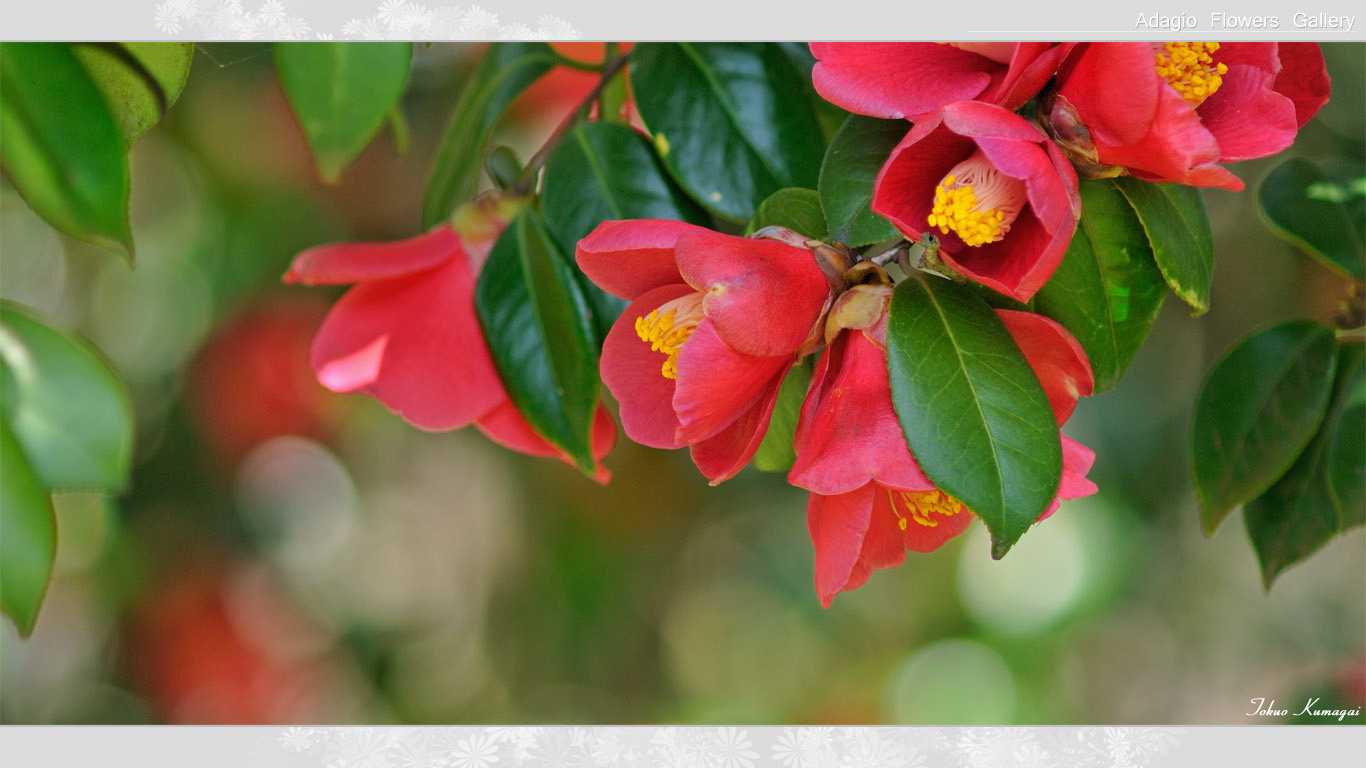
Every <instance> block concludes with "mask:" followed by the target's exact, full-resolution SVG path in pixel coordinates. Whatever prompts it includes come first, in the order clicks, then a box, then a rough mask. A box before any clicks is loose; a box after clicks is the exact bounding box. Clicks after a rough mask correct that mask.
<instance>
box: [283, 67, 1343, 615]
mask: <svg viewBox="0 0 1366 768" xmlns="http://www.w3.org/2000/svg"><path fill="white" fill-rule="evenodd" d="M811 51H812V53H813V54H814V55H815V57H816V59H817V63H816V65H815V68H814V70H813V79H814V84H815V87H816V90H817V91H818V92H819V93H820V94H821V96H823V97H824V98H826V99H827V100H829V101H831V102H833V103H834V104H836V105H838V106H840V107H843V108H844V109H847V110H850V111H852V112H855V113H858V114H863V115H869V116H873V117H880V118H891V119H905V120H908V121H910V124H909V125H908V127H907V133H906V136H905V138H904V139H903V140H901V141H900V142H899V143H898V144H897V145H896V146H895V148H894V149H892V151H891V152H890V154H889V156H888V157H887V159H886V162H885V164H884V165H883V167H882V170H881V173H880V174H879V175H878V177H877V180H876V183H875V186H874V189H873V192H872V201H871V208H872V210H873V211H874V212H876V213H878V214H880V215H881V216H883V217H885V218H886V219H887V220H888V221H890V222H891V223H892V224H893V225H894V226H895V227H896V229H897V230H899V231H900V232H901V233H902V234H903V235H904V236H905V237H906V238H907V239H908V240H910V241H912V242H924V241H925V240H926V238H927V236H931V235H932V236H933V237H934V238H936V239H937V241H938V244H939V258H940V259H941V260H942V268H943V269H944V270H945V271H947V272H949V273H951V276H954V277H957V278H959V279H966V280H970V281H973V282H976V283H979V284H981V285H983V286H986V287H988V288H990V289H992V290H994V291H996V292H998V293H1000V294H1003V295H1005V296H1008V297H1010V298H1012V299H1015V300H1017V301H1020V302H1028V301H1029V300H1030V299H1031V298H1032V297H1033V296H1034V295H1035V293H1037V292H1038V291H1039V290H1040V289H1041V288H1042V287H1043V286H1044V284H1045V283H1046V282H1047V281H1048V280H1049V278H1050V276H1051V275H1052V274H1053V272H1054V271H1055V270H1056V268H1057V266H1058V264H1059V263H1060V262H1061V260H1062V258H1063V255H1064V254H1065V253H1066V251H1067V248H1068V245H1069V243H1070V241H1071V238H1072V236H1073V234H1074V232H1075V230H1076V228H1077V226H1078V221H1079V219H1080V217H1081V214H1082V207H1081V206H1082V204H1081V198H1080V195H1079V193H1078V176H1079V174H1080V176H1082V177H1087V178H1104V177H1113V176H1117V175H1122V174H1128V175H1132V176H1135V177H1137V178H1140V179H1143V180H1146V181H1151V182H1161V183H1180V184H1188V185H1193V186H1202V187H1203V186H1217V187H1224V188H1228V189H1241V188H1242V186H1243V185H1242V182H1241V181H1240V180H1239V179H1238V178H1237V177H1235V176H1234V175H1233V174H1232V173H1230V172H1229V171H1228V170H1227V169H1226V168H1224V166H1223V165H1222V163H1227V162H1232V161H1237V160H1245V159H1249V158H1256V157H1264V156H1267V155H1271V154H1274V153H1276V152H1279V151H1281V150H1283V149H1285V148H1286V147H1287V146H1289V145H1290V143H1291V142H1292V141H1293V140H1294V137H1295V134H1296V132H1297V130H1298V129H1299V128H1300V127H1301V126H1303V125H1304V124H1305V123H1306V122H1307V121H1308V120H1309V118H1310V117H1312V116H1313V115H1314V113H1315V112H1316V111H1317V110H1318V109H1319V107H1321V106H1322V105H1323V104H1324V103H1325V102H1326V101H1327V97H1328V77H1327V74H1326V71H1325V68H1324V62H1323V58H1322V54H1321V53H1320V52H1319V49H1318V47H1317V45H1314V44H1286V43H1280V44H1277V43H1227V44H1222V45H1221V44H1218V43H1185V42H1181V43H1165V44H1152V43H1127V42H1126V43H1089V44H1072V43H1062V44H1052V43H953V44H940V43H818V44H812V45H811ZM521 204H522V203H521V202H520V201H518V200H516V199H512V198H497V197H486V198H481V199H480V200H479V201H476V203H474V204H471V205H470V206H467V207H466V208H465V209H462V210H461V211H459V212H457V214H456V216H455V218H454V219H453V224H451V225H443V226H441V227H438V228H436V229H433V230H432V231H430V232H428V233H427V234H425V235H422V236H420V237H417V238H414V239H412V240H409V241H405V242H400V243H392V244H385V245H359V244H343V245H332V246H324V247H321V248H317V249H314V250H311V251H309V252H306V253H304V254H302V255H300V256H299V257H298V259H297V260H296V261H295V263H294V266H293V267H292V268H291V270H290V272H289V274H288V275H287V276H286V279H287V280H289V281H293V282H303V283H309V284H316V283H329V284H338V283H342V284H355V285H356V287H355V288H353V289H352V290H351V291H350V292H349V293H347V294H346V295H345V296H344V297H343V298H342V299H341V300H340V301H339V302H338V303H337V305H336V306H335V307H334V308H333V310H332V312H331V314H330V315H329V316H328V318H327V320H326V321H325V322H324V324H323V327H322V329H321V330H320V332H319V334H318V336H317V338H316V339H315V341H314V344H313V349H312V365H313V367H314V370H315V372H316V374H317V376H318V378H319V380H320V381H322V383H323V384H324V385H326V386H327V387H329V388H331V389H333V390H337V391H346V392H351V391H361V392H366V393H368V394H370V395H372V396H374V397H375V398H377V399H379V400H380V401H382V402H383V403H385V404H386V405H387V406H388V407H389V408H391V409H393V410H394V411H396V412H398V413H401V414H402V415H403V416H404V418H406V419H408V420H409V421H410V422H412V423H413V424H415V425H417V426H419V427H422V428H425V429H450V428H456V427H460V426H464V425H467V424H470V423H473V424H475V425H476V426H477V427H478V428H479V429H481V430H482V431H484V432H485V433H486V434H487V435H489V436H490V437H491V438H492V439H494V440H495V441H497V442H499V443H501V444H503V445H506V446H508V447H511V448H513V449H515V450H519V451H523V452H526V453H529V454H533V455H539V456H556V457H559V458H561V459H564V460H566V461H568V457H566V456H564V455H563V453H562V452H560V451H559V450H558V449H556V448H555V447H553V446H552V445H551V444H550V443H548V442H547V441H546V440H545V439H544V438H543V437H542V436H541V435H538V434H537V433H536V432H535V430H534V429H533V428H532V427H531V426H530V425H529V424H528V423H527V421H526V420H525V419H524V418H523V417H522V416H521V414H519V413H518V411H517V409H516V407H515V406H514V405H513V403H512V401H511V400H510V399H509V397H508V395H507V393H506V391H505V390H504V388H503V386H502V384H501V383H500V381H499V378H498V375H497V372H496V370H495V369H494V367H493V364H492V362H491V360H490V358H489V354H488V352H487V348H486V344H485V342H484V337H483V332H482V331H481V329H480V327H479V323H478V319H477V317H476V315H475V312H474V298H473V295H474V285H475V279H476V275H477V274H478V271H479V269H480V266H481V264H482V262H483V260H484V259H485V257H486V256H487V255H488V253H489V249H490V248H491V246H492V243H493V242H494V240H495V239H496V238H497V235H498V233H499V232H501V230H502V228H503V227H504V225H505V224H506V222H507V221H508V220H509V219H510V218H511V217H512V216H513V215H514V213H515V210H516V208H517V206H519V205H521ZM575 257H576V261H577V264H578V266H579V268H580V269H581V270H582V272H583V273H584V274H585V275H587V277H588V278H589V279H590V280H592V281H593V282H594V283H595V284H596V285H597V286H599V287H600V288H602V289H603V290H605V291H606V292H608V293H610V294H613V295H615V296H617V297H620V298H621V299H624V300H626V301H627V302H629V304H628V306H627V307H626V309H625V311H624V312H623V313H622V314H621V315H620V317H619V318H618V319H617V320H616V322H615V324H614V325H613V326H612V328H611V330H610V332H609V333H608V334H607V336H606V339H605V341H604V343H603V348H602V355H601V376H602V381H603V382H604V383H605V384H606V386H607V388H608V389H609V390H610V391H611V393H612V395H613V396H614V397H615V398H616V400H617V401H618V402H619V403H620V420H621V426H622V429H623V430H624V431H625V432H626V435H627V436H628V437H630V438H631V439H632V440H635V441H636V442H638V443H641V444H643V445H647V446H653V447H657V448H682V447H686V448H688V449H689V451H690V452H691V455H692V458H693V461H694V462H695V463H696V465H697V467H698V469H699V470H700V471H701V472H702V474H703V475H705V476H706V477H707V478H708V479H709V480H710V481H711V482H712V483H713V484H716V483H720V482H723V481H725V480H727V479H729V478H731V477H733V476H734V475H735V474H736V473H737V472H739V471H740V470H741V469H743V468H744V467H745V466H746V465H747V464H748V463H749V462H750V461H751V459H752V458H753V457H754V456H755V453H756V452H757V451H758V450H759V447H760V445H761V443H762V442H763V440H764V437H765V434H766V432H767V429H768V426H769V421H770V417H771V415H772V413H773V410H774V407H775V405H776V403H777V402H778V398H779V393H780V390H781V388H782V384H783V381H784V378H785V377H786V376H787V375H788V372H789V371H790V370H791V369H792V368H793V366H794V365H797V364H798V363H800V362H801V361H802V360H803V359H804V358H807V357H811V356H817V358H816V362H815V366H814V374H813V376H812V378H811V382H810V385H809V387H808V390H807V392H806V394H805V399H804V402H803V403H802V406H801V411H800V417H799V421H798V425H797V428H796V432H795V438H794V450H795V455H796V460H795V463H794V465H793V466H792V468H791V470H790V472H789V474H788V480H789V482H791V483H792V484H793V485H796V486H798V487H801V488H804V489H806V490H808V491H809V492H810V500H809V502H808V507H807V522H808V527H809V530H810V533H811V538H812V542H813V544H814V546H815V550H816V568H815V581H816V589H817V593H818V595H819V597H820V599H821V602H822V604H824V605H829V604H830V601H831V599H832V598H833V597H834V596H835V595H836V594H838V593H840V592H843V591H846V590H850V589H853V588H855V587H858V586H859V585H861V584H863V583H864V582H865V581H866V580H867V579H868V578H869V576H870V574H871V573H872V571H874V570H876V569H880V568H888V567H892V566H895V565H897V564H899V563H901V562H902V561H903V560H904V559H905V557H906V552H907V551H908V550H909V551H913V552H929V551H932V550H935V549H937V548H939V547H940V546H942V545H943V544H944V543H945V542H946V541H948V540H949V539H951V538H953V537H955V536H957V535H959V534H961V533H963V532H964V531H965V530H966V529H967V528H968V526H969V525H970V524H971V522H972V520H973V519H974V515H973V512H972V510H971V509H968V508H966V507H965V506H964V505H963V504H962V503H961V502H959V501H958V500H957V499H955V498H954V497H953V496H951V495H949V494H948V493H946V492H945V491H943V490H941V489H940V488H939V487H937V486H936V484H935V482H934V481H933V480H932V479H931V478H929V477H927V476H926V474H925V473H924V471H922V469H921V467H920V465H919V464H918V463H917V461H916V457H915V456H914V455H913V454H912V452H911V450H910V448H908V445H907V441H906V438H905V435H904V433H903V430H902V426H901V421H900V420H899V419H898V415H897V413H896V411H895V410H894V408H893V402H892V394H891V386H890V382H889V374H888V351H887V348H888V338H887V333H888V331H887V327H888V317H889V307H890V304H891V296H892V279H891V278H890V277H889V276H888V274H887V272H886V271H885V270H884V269H883V268H882V267H881V266H880V265H879V264H876V263H873V262H872V261H868V260H863V259H861V258H860V257H858V256H855V255H854V254H852V253H851V252H850V251H849V250H848V249H847V248H844V247H843V246H842V245H840V244H837V243H836V244H830V243H824V242H820V241H817V240H814V239H810V238H808V237H806V236H805V235H804V234H803V233H797V232H792V231H790V230H786V229H782V228H773V227H770V228H766V229H764V230H761V231H759V232H757V233H755V235H753V236H750V237H739V236H734V235H728V234H722V233H719V232H714V231H711V230H708V229H705V228H702V227H699V226H695V225H691V224H685V223H681V222H677V221H665V220H631V221H607V222H604V223H602V224H601V225H599V226H598V227H597V228H596V229H595V230H594V231H593V232H592V233H591V234H590V235H588V236H587V237H585V238H583V239H582V240H581V241H579V243H578V247H577V252H576V254H575ZM996 314H997V317H998V318H999V321H1000V323H1001V325H1002V326H1003V327H1004V328H1005V330H1006V331H1007V332H1008V333H1009V335H1010V337H1011V338H1012V339H1013V340H1014V341H1015V343H1016V345H1017V346H1018V347H1019V349H1020V352H1021V353H1022V355H1023V357H1024V359H1025V360H1026V361H1027V362H1028V364H1029V366H1030V368H1031V369H1032V370H1033V373H1034V375H1035V376H1036V377H1037V379H1038V383H1039V385H1040V386H1041V388H1042V390H1043V392H1044V393H1045V394H1046V395H1047V397H1048V401H1049V403H1050V405H1051V406H1052V411H1053V415H1054V417H1055V420H1056V422H1057V426H1058V427H1059V428H1061V427H1062V425H1063V424H1064V422H1066V420H1067V419H1068V417H1069V416H1070V415H1071V414H1072V411H1073V409H1074V407H1075V405H1076V403H1077V400H1078V399H1079V398H1081V397H1085V396H1088V395H1090V394H1091V392H1092V390H1093V378H1092V372H1091V367H1090V364H1089V362H1088V360H1087V357H1086V354H1085V352H1084V351H1083V350H1082V348H1081V346H1080V345H1079V344H1078V342H1077V341H1076V340H1075V339H1074V338H1073V337H1072V336H1071V334H1069V333H1068V331H1067V330H1066V329H1064V328H1063V327H1062V326H1061V325H1059V324H1058V323H1057V322H1055V321H1053V320H1051V319H1049V318H1047V317H1044V316H1042V315H1038V314H1034V313H1032V312H1028V311H1010V310H997V313H996ZM457 360H458V361H460V362H459V364H455V363H453V362H452V361H457ZM614 439H615V426H614V424H613V423H612V421H611V418H610V417H609V416H608V414H607V412H606V410H605V409H603V408H602V407H601V406H599V409H598V414H597V418H596V421H595V425H594V430H593V447H594V454H595V456H596V457H597V458H598V459H599V461H600V460H601V459H602V457H603V456H605V454H606V453H607V452H608V451H609V450H610V448H611V447H612V444H613V441H614ZM1061 442H1062V459H1063V460H1062V474H1061V478H1060V479H1059V484H1058V486H1057V489H1056V492H1055V493H1054V501H1053V502H1052V504H1051V505H1050V506H1049V507H1048V508H1047V509H1045V510H1044V511H1043V513H1042V514H1041V515H1040V516H1039V519H1040V520H1042V519H1044V518H1046V517H1048V516H1049V515H1051V514H1052V513H1053V512H1054V511H1055V510H1056V509H1057V508H1058V505H1059V503H1060V502H1061V501H1062V500H1065V499H1073V498H1077V497H1081V496H1086V495H1089V494H1092V493H1095V492H1096V486H1095V485H1094V484H1093V483H1092V482H1091V481H1089V480H1088V479H1087V478H1086V475H1087V472H1088V471H1089V469H1090V467H1091V465H1092V463H1093V461H1094V459H1095V456H1094V454H1093V453H1092V452H1091V451H1090V450H1089V449H1087V448H1086V447H1084V446H1082V445H1080V444H1079V443H1076V442H1074V441H1072V440H1070V439H1068V438H1066V437H1062V438H1061ZM607 477H608V475H607V472H606V470H605V469H603V468H602V467H601V464H599V466H598V471H597V479H598V480H599V481H600V482H606V480H607Z"/></svg>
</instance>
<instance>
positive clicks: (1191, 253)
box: [1115, 176, 1214, 315]
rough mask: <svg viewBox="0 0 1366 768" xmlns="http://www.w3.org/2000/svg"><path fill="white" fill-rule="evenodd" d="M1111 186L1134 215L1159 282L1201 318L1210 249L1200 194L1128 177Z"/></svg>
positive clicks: (1179, 186)
mask: <svg viewBox="0 0 1366 768" xmlns="http://www.w3.org/2000/svg"><path fill="white" fill-rule="evenodd" d="M1115 186H1117V187H1119V191H1120V192H1122V193H1123V194H1124V197H1126V198H1128V200H1129V204H1130V205H1132V206H1133V207H1134V211H1136V212H1137V213H1138V219H1139V221H1140V222H1142V223H1143V229H1144V231H1145V232H1146V233H1147V235H1148V243H1149V245H1151V246H1152V251H1153V259H1154V260H1156V261H1157V267H1158V269H1160V270H1162V277H1163V278H1164V279H1165V280H1166V281H1167V285H1169V286H1171V289H1172V292H1173V293H1175V294H1176V295H1177V296H1178V297H1180V298H1181V300H1182V301H1184V302H1186V303H1187V304H1189V305H1190V306H1191V308H1192V309H1194V310H1195V311H1194V312H1193V313H1192V314H1194V315H1203V314H1204V313H1205V312H1206V311H1208V310H1209V289H1210V280H1211V279H1212V277H1213V273H1214V243H1213V240H1212V238H1211V235H1210V229H1209V215H1208V214H1207V213H1206V212H1205V201H1204V198H1202V197H1201V196H1200V190H1198V189H1196V188H1195V187H1188V186H1185V185H1184V184H1152V183H1150V182H1146V181H1140V180H1139V179H1135V178H1133V177H1132V176H1125V177H1123V178H1119V179H1115Z"/></svg>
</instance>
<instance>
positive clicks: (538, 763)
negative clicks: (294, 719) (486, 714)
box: [275, 726, 1181, 768]
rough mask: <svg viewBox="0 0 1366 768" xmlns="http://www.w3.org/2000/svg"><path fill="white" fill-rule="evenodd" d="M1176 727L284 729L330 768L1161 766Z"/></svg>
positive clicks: (308, 756)
mask: <svg viewBox="0 0 1366 768" xmlns="http://www.w3.org/2000/svg"><path fill="white" fill-rule="evenodd" d="M1180 734H1181V730H1180V729H1176V728H1133V727H1125V728H1099V727H1096V728H1034V727H1010V728H997V727H993V728H987V727H949V728H905V727H885V728H865V727H786V728H776V727H775V728H753V729H750V728H741V727H732V726H705V727H653V726H651V727H603V726H591V727H570V726H554V727H522V726H512V727H479V728H471V727H440V728H403V727H358V728H308V727H296V728H288V729H283V730H282V731H281V732H280V734H279V737H278V745H279V749H280V750H281V752H282V753H284V755H282V756H291V757H292V758H293V760H292V761H289V762H285V761H281V762H278V763H275V764H277V765H289V766H324V767H325V768H570V767H573V768H628V767H631V768H634V766H652V767H657V768H760V767H762V768H768V767H769V766H774V767H779V766H780V767H781V768H1158V767H1159V766H1162V765H1164V764H1165V762H1166V757H1167V755H1168V754H1169V753H1170V752H1171V750H1172V748H1173V747H1174V746H1175V745H1176V744H1177V742H1178V741H1179V738H1180Z"/></svg>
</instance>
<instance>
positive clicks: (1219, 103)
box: [1197, 66, 1299, 162]
mask: <svg viewBox="0 0 1366 768" xmlns="http://www.w3.org/2000/svg"><path fill="white" fill-rule="evenodd" d="M1274 78H1275V75H1274V74H1272V73H1268V72H1265V71H1263V70H1262V69H1259V68H1257V67H1251V66H1232V67H1230V68H1229V71H1228V72H1227V73H1225V74H1224V78H1223V79H1224V83H1223V85H1222V86H1220V88H1219V90H1218V91H1216V92H1215V93H1214V95H1213V96H1210V97H1209V99H1207V100H1206V101H1205V103H1203V104H1201V105H1200V108H1199V109H1198V110H1197V112H1198V113H1199V115H1200V121H1201V122H1202V123H1203V124H1204V126H1205V129H1206V130H1208V131H1209V132H1210V133H1212V134H1214V140H1215V141H1217V142H1218V143H1219V160H1220V161H1221V162H1227V161H1233V160H1248V159H1251V158H1255V157H1266V156H1267V155H1274V154H1276V153H1277V152H1280V151H1281V150H1283V149H1285V148H1286V147H1288V146H1290V145H1291V144H1292V143H1294V141H1295V133H1296V131H1297V130H1298V128H1299V125H1298V124H1297V123H1296V122H1295V105H1294V103H1293V102H1291V101H1290V99H1288V98H1286V97H1285V96H1282V95H1281V94H1279V93H1276V92H1275V91H1273V90H1271V83H1272V81H1273V80H1274Z"/></svg>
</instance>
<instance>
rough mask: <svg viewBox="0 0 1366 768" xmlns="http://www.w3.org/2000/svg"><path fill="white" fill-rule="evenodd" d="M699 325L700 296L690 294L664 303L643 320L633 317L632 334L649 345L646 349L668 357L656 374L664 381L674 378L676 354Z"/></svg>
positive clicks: (675, 373)
mask: <svg viewBox="0 0 1366 768" xmlns="http://www.w3.org/2000/svg"><path fill="white" fill-rule="evenodd" d="M700 322H702V294H700V293H690V294H688V295H687V296H683V297H682V298H678V299H674V300H673V301H669V302H665V303H664V304H662V305H660V307H659V308H658V309H655V310H652V311H651V312H650V314H648V315H646V316H645V317H638V318H636V335H637V336H639V337H640V340H641V341H644V342H649V344H650V349H651V350H653V351H655V352H663V353H664V354H665V355H668V358H667V359H666V360H665V361H664V364H663V365H662V366H660V369H659V372H660V374H662V375H663V376H664V378H666V379H676V378H678V353H679V352H680V351H681V350H682V349H683V344H684V342H686V341H687V340H688V337H689V336H692V332H693V331H694V330H696V328H697V324H698V323H700Z"/></svg>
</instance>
